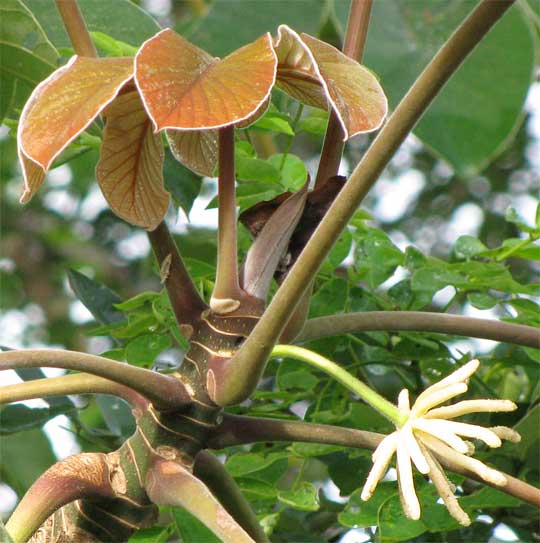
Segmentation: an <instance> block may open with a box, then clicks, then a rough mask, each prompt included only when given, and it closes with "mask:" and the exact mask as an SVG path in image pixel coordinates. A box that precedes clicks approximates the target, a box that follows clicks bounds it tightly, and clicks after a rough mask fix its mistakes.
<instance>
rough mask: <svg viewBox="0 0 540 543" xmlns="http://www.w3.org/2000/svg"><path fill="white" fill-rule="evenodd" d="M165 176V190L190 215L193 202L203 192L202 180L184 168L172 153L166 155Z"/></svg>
mask: <svg viewBox="0 0 540 543" xmlns="http://www.w3.org/2000/svg"><path fill="white" fill-rule="evenodd" d="M163 176H164V183H165V188H166V189H167V190H168V191H169V192H170V193H171V196H172V198H173V200H174V203H175V204H176V205H177V206H180V207H181V208H182V209H183V210H184V213H185V214H186V215H189V212H190V211H191V208H192V207H193V202H195V200H196V199H197V196H199V193H200V192H201V185H202V178H201V177H200V176H199V175H197V174H195V173H193V172H192V171H191V170H190V169H188V168H186V167H185V166H182V164H180V163H179V162H178V161H177V160H175V159H174V157H173V156H172V155H171V153H170V152H167V153H165V161H164V163H163Z"/></svg>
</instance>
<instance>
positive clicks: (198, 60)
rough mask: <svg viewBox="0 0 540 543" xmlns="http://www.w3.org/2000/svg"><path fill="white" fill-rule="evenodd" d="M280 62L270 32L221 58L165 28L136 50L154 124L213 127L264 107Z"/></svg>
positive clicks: (159, 127) (138, 72) (142, 87)
mask: <svg viewBox="0 0 540 543" xmlns="http://www.w3.org/2000/svg"><path fill="white" fill-rule="evenodd" d="M276 64H277V61H276V55H275V53H274V49H273V46H272V40H271V37H270V35H269V34H265V35H264V36H262V37H261V38H259V39H258V40H256V41H254V42H253V43H251V44H249V45H246V46H245V47H242V48H241V49H238V50H237V51H234V52H233V53H232V54H230V55H229V56H228V57H226V58H224V59H223V60H219V59H216V58H213V57H211V56H210V55H209V54H208V53H206V52H205V51H203V50H202V49H199V48H198V47H196V46H195V45H192V44H191V43H189V42H188V41H186V40H185V39H184V38H182V37H181V36H179V35H178V34H176V33H175V32H173V31H172V30H170V29H166V30H163V31H161V32H160V33H159V34H157V35H156V36H154V37H153V38H151V39H150V40H148V41H147V42H145V43H144V44H143V46H142V47H141V49H140V50H139V52H138V53H137V55H136V57H135V79H136V82H137V86H138V87H139V91H140V93H141V96H142V97H143V102H144V104H145V107H146V109H147V111H148V114H149V116H150V117H151V119H152V121H153V122H154V126H155V128H156V130H163V129H165V128H174V129H180V130H182V129H183V130H197V129H212V128H219V127H224V126H229V125H231V124H236V123H238V122H239V121H243V120H244V119H247V118H248V117H250V116H251V115H252V114H253V113H255V112H256V111H257V110H258V109H259V108H260V106H261V104H263V103H264V101H265V100H266V99H267V98H268V96H269V94H270V91H271V90H272V87H273V85H274V82H275V75H276Z"/></svg>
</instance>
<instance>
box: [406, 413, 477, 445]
mask: <svg viewBox="0 0 540 543" xmlns="http://www.w3.org/2000/svg"><path fill="white" fill-rule="evenodd" d="M440 422H441V421H434V420H424V419H415V420H413V421H412V425H413V428H415V429H418V430H423V431H424V432H426V433H428V434H431V435H433V436H436V437H437V438H438V439H440V440H441V441H444V442H445V443H447V444H448V445H450V447H452V448H453V449H455V450H456V451H458V452H460V453H461V454H467V452H468V451H469V448H468V447H467V444H466V443H465V442H464V441H463V439H461V438H460V437H458V436H457V435H455V434H454V433H452V432H450V431H448V430H446V429H444V428H442V427H441V426H440Z"/></svg>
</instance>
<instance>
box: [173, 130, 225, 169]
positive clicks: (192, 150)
mask: <svg viewBox="0 0 540 543" xmlns="http://www.w3.org/2000/svg"><path fill="white" fill-rule="evenodd" d="M167 139H168V140H169V146H170V149H171V152H172V154H173V155H174V158H176V160H178V162H181V163H182V164H184V165H185V166H187V167H188V168H189V169H190V170H193V171H194V172H196V173H198V174H200V175H206V176H208V177H212V175H214V170H215V168H216V164H217V160H218V132H217V130H167Z"/></svg>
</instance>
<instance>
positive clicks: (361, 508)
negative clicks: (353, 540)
mask: <svg viewBox="0 0 540 543" xmlns="http://www.w3.org/2000/svg"><path fill="white" fill-rule="evenodd" d="M396 492H397V489H396V484H395V483H393V482H388V483H384V482H383V483H379V485H378V486H377V489H376V490H375V493H374V494H373V496H372V497H371V498H370V499H369V500H368V501H367V502H365V501H363V500H362V498H360V493H361V490H360V489H359V490H357V491H355V492H353V493H352V494H351V497H350V498H349V501H348V502H347V505H345V509H344V510H343V511H342V512H341V513H340V514H339V515H338V520H339V522H340V523H341V524H342V525H343V526H348V527H349V528H367V527H369V526H375V525H376V524H377V520H378V511H379V508H380V507H381V505H382V504H383V503H384V502H386V501H387V500H388V499H389V498H391V497H392V496H395V495H396Z"/></svg>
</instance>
